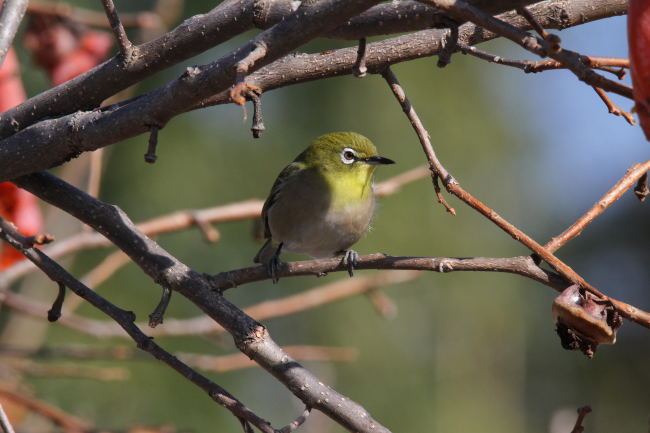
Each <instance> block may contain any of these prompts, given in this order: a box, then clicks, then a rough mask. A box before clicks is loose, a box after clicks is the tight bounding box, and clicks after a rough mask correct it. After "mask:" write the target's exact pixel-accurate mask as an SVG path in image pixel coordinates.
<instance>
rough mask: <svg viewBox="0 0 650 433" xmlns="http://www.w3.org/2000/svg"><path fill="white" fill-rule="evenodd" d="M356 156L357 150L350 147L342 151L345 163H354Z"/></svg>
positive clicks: (342, 158)
mask: <svg viewBox="0 0 650 433" xmlns="http://www.w3.org/2000/svg"><path fill="white" fill-rule="evenodd" d="M356 157H357V154H356V152H355V151H354V150H352V149H350V148H348V147H346V148H345V149H343V152H341V161H343V163H344V164H352V163H353V162H354V160H355V158H356Z"/></svg>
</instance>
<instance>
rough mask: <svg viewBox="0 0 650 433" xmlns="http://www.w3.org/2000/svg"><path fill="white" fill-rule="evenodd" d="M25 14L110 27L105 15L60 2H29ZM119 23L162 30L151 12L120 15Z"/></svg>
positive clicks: (160, 24) (159, 21)
mask: <svg viewBox="0 0 650 433" xmlns="http://www.w3.org/2000/svg"><path fill="white" fill-rule="evenodd" d="M27 13H28V14H40V15H51V16H55V17H58V18H65V19H67V20H71V21H74V22H78V23H81V24H85V25H87V26H92V27H107V28H110V27H111V24H110V23H108V22H106V14H105V13H101V12H97V11H94V10H91V9H84V8H80V7H77V6H73V5H71V4H70V3H65V2H60V1H43V0H29V4H28V5H27ZM120 21H121V22H122V25H123V26H124V27H137V28H140V29H145V30H151V29H159V28H164V23H163V21H162V19H161V17H160V15H158V14H156V13H153V12H138V13H133V14H129V13H126V14H122V15H121V16H120Z"/></svg>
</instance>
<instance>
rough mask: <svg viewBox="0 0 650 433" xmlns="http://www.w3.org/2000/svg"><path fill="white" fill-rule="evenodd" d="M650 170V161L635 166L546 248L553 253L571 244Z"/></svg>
mask: <svg viewBox="0 0 650 433" xmlns="http://www.w3.org/2000/svg"><path fill="white" fill-rule="evenodd" d="M648 170H650V160H648V161H646V162H644V163H643V164H634V165H633V166H632V167H630V168H629V169H628V170H627V173H626V174H625V176H623V178H622V179H621V180H619V181H618V182H617V183H616V185H614V186H613V187H612V189H610V190H609V192H608V193H607V194H605V195H604V196H603V198H601V199H600V200H598V203H596V204H595V205H594V206H593V207H592V208H591V209H589V211H588V212H587V213H586V214H584V215H583V216H582V217H581V218H580V219H579V220H578V221H576V222H575V223H574V224H573V225H572V226H571V227H569V228H568V229H566V230H565V231H564V232H562V234H561V235H559V236H558V237H555V238H553V239H552V240H551V241H550V242H549V243H547V244H546V245H545V246H544V248H545V249H546V250H547V251H548V252H549V253H553V252H555V251H557V250H558V249H559V248H561V247H562V246H563V245H564V244H566V243H567V242H569V241H570V240H571V239H573V238H574V237H576V236H578V235H579V234H580V233H582V230H584V229H585V227H587V226H588V225H589V224H590V223H591V222H592V221H593V220H594V219H596V217H597V216H598V215H600V214H601V213H603V212H604V211H605V209H607V208H608V207H610V206H611V205H612V204H613V203H614V202H615V201H616V200H618V199H619V198H621V196H622V195H623V194H624V193H625V192H626V191H627V190H629V189H630V188H632V186H633V185H634V184H635V183H636V181H637V180H638V179H639V178H641V177H642V176H643V175H644V174H645V173H647V172H648Z"/></svg>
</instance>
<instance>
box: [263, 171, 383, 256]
mask: <svg viewBox="0 0 650 433" xmlns="http://www.w3.org/2000/svg"><path fill="white" fill-rule="evenodd" d="M298 180H299V181H298ZM374 211H375V198H374V195H373V193H372V186H371V185H370V182H368V183H367V185H359V183H358V182H356V183H355V182H345V181H343V182H336V184H335V185H332V183H331V182H327V181H326V180H324V179H318V178H312V177H308V176H305V177H304V178H303V179H292V181H290V182H287V183H286V184H284V185H283V186H282V189H281V190H280V193H279V194H278V199H277V200H276V202H275V203H274V204H273V205H272V206H271V208H270V209H269V210H268V217H269V228H270V230H271V234H272V237H273V239H274V240H275V241H276V242H278V243H279V242H283V243H284V246H283V251H287V252H293V253H304V254H309V255H310V256H312V257H314V258H325V257H332V256H333V255H335V253H337V252H338V251H341V250H346V249H348V248H349V247H351V246H352V245H353V244H354V243H356V242H357V241H358V240H359V239H360V238H361V236H363V234H364V233H365V232H366V231H367V230H368V227H369V226H370V222H371V221H372V217H373V215H374Z"/></svg>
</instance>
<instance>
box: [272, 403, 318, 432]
mask: <svg viewBox="0 0 650 433" xmlns="http://www.w3.org/2000/svg"><path fill="white" fill-rule="evenodd" d="M310 413H311V406H309V405H307V406H305V410H304V411H303V413H302V415H300V416H299V417H298V418H296V420H295V421H292V422H291V423H289V425H286V426H284V427H282V428H281V429H280V430H279V432H280V433H290V432H292V431H294V430H295V429H296V428H298V427H300V426H301V425H302V424H303V423H304V422H305V421H307V417H308V416H309V414H310Z"/></svg>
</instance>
